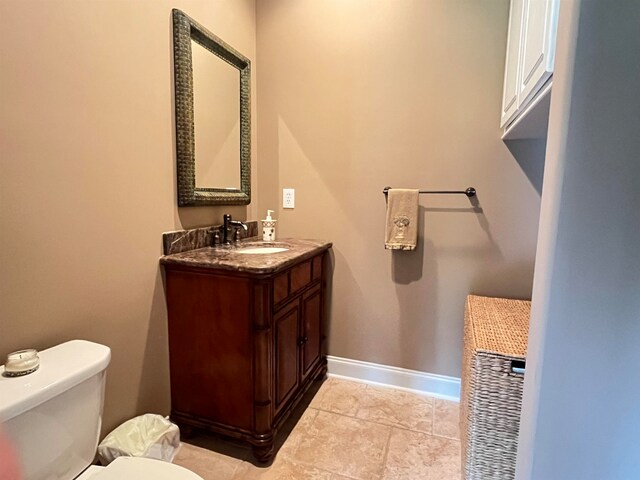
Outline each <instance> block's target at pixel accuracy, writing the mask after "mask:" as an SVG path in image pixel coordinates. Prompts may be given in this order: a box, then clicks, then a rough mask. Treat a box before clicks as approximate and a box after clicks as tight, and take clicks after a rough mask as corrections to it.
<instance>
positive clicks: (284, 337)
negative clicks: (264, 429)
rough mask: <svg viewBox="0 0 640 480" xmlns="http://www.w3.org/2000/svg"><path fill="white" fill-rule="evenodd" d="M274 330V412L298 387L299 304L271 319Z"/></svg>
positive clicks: (295, 303) (296, 303)
mask: <svg viewBox="0 0 640 480" xmlns="http://www.w3.org/2000/svg"><path fill="white" fill-rule="evenodd" d="M273 324H274V329H275V338H274V340H275V352H274V353H275V371H274V373H275V397H276V399H275V400H276V405H275V407H276V411H278V410H279V409H280V408H281V407H282V406H283V405H284V404H285V403H286V401H287V399H288V398H289V397H290V396H291V395H292V394H293V393H294V392H295V391H296V389H297V387H298V378H299V377H298V340H299V328H298V327H299V324H300V302H299V301H295V302H292V303H291V304H290V305H288V306H286V307H285V308H283V309H282V310H281V311H280V312H279V313H277V314H276V315H275V316H274V318H273Z"/></svg>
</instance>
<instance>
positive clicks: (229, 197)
mask: <svg viewBox="0 0 640 480" xmlns="http://www.w3.org/2000/svg"><path fill="white" fill-rule="evenodd" d="M172 16H173V68H174V76H175V121H176V156H177V167H178V206H180V207H186V206H199V205H248V204H249V203H250V202H251V106H250V99H251V96H250V95H251V62H250V61H249V59H248V58H246V57H244V56H243V55H242V54H240V53H239V52H237V51H236V50H234V49H233V48H232V47H231V46H229V45H227V44H226V43H225V42H223V41H222V40H221V39H219V38H218V37H216V36H215V35H214V34H213V33H211V32H209V31H208V30H207V29H206V28H204V27H203V26H202V25H200V24H198V23H197V22H195V21H194V20H193V19H191V18H190V17H189V16H187V15H186V14H185V13H183V12H181V11H180V10H177V9H173V11H172ZM192 40H193V41H194V42H196V43H197V44H199V45H201V46H202V47H204V48H205V49H206V50H208V51H209V52H211V53H212V54H214V55H215V56H216V57H218V58H220V59H222V60H224V61H225V62H227V63H228V64H229V65H231V66H233V67H235V68H237V69H238V70H239V73H240V75H239V77H240V81H239V84H240V85H239V90H240V158H239V168H240V188H224V187H214V186H206V187H199V186H196V141H195V133H194V132H195V124H194V95H193V58H192V48H191V41H192ZM211 108H215V105H212V106H211Z"/></svg>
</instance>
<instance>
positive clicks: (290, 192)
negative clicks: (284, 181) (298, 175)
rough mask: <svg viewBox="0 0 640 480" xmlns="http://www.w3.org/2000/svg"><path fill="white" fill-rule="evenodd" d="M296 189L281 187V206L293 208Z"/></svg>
mask: <svg viewBox="0 0 640 480" xmlns="http://www.w3.org/2000/svg"><path fill="white" fill-rule="evenodd" d="M295 196H296V191H295V189H293V188H283V189H282V208H294V207H295Z"/></svg>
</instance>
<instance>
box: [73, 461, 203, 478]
mask: <svg viewBox="0 0 640 480" xmlns="http://www.w3.org/2000/svg"><path fill="white" fill-rule="evenodd" d="M127 478H131V479H145V480H146V479H153V480H202V477H199V476H198V475H196V474H195V473H193V472H190V471H189V470H187V469H186V468H183V467H179V466H178V465H173V464H171V463H167V462H163V461H161V460H153V459H150V458H135V457H118V458H116V459H115V460H114V461H113V462H111V463H110V464H109V466H108V467H95V466H92V467H89V468H88V469H87V470H85V471H84V472H83V473H82V475H80V476H79V477H77V478H76V480H88V479H91V480H123V479H127Z"/></svg>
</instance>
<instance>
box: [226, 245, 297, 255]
mask: <svg viewBox="0 0 640 480" xmlns="http://www.w3.org/2000/svg"><path fill="white" fill-rule="evenodd" d="M287 250H289V249H288V248H283V247H252V248H239V249H238V250H236V252H235V253H241V254H242V255H266V254H268V253H280V252H286V251H287Z"/></svg>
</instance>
